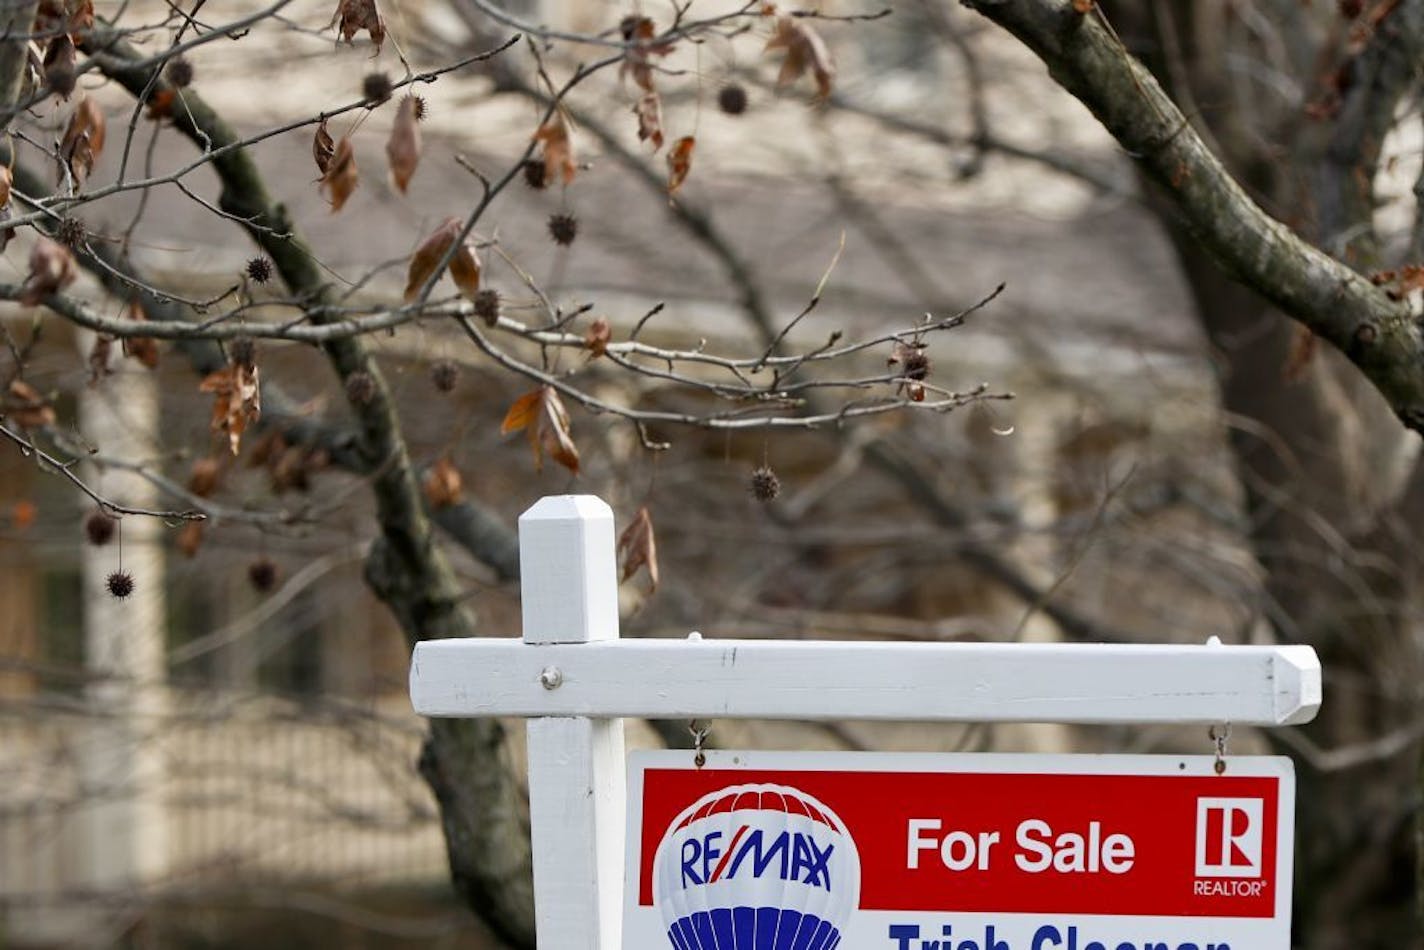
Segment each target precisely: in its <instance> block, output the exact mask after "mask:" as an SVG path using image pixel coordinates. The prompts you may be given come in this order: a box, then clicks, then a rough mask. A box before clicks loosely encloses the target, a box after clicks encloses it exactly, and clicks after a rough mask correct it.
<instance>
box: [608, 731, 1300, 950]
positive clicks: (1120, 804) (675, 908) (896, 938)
mask: <svg viewBox="0 0 1424 950" xmlns="http://www.w3.org/2000/svg"><path fill="white" fill-rule="evenodd" d="M1214 764H1215V760H1214V758H1213V757H1211V756H1090V755H997V754H975V755H918V754H909V755H902V754H879V753H780V752H712V753H709V754H708V757H707V761H706V764H705V765H704V766H703V767H701V768H697V767H695V765H694V763H693V757H692V754H691V753H688V752H682V753H678V752H648V753H635V754H634V755H633V756H632V757H631V758H630V766H629V768H630V772H629V788H628V792H629V796H628V800H629V824H628V832H629V833H628V858H627V869H628V870H627V875H628V877H627V882H626V887H625V899H624V900H625V915H624V937H623V944H624V946H625V947H626V948H633V950H652V948H667V947H673V948H676V950H831V948H833V947H841V948H853V950H867V948H887V950H1288V948H1289V947H1290V902H1291V860H1292V830H1293V823H1294V811H1295V776H1294V772H1293V770H1292V767H1291V763H1290V761H1289V760H1288V759H1284V758H1265V757H1242V758H1229V759H1228V760H1227V767H1226V770H1225V772H1224V773H1223V774H1217V772H1216V770H1215V769H1214V767H1213V766H1214Z"/></svg>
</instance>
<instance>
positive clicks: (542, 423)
mask: <svg viewBox="0 0 1424 950" xmlns="http://www.w3.org/2000/svg"><path fill="white" fill-rule="evenodd" d="M521 430H522V431H524V432H525V433H527V434H528V436H529V448H530V450H531V451H532V452H533V453H534V468H535V469H536V470H538V471H543V469H544V453H545V452H547V453H549V455H550V456H551V457H552V458H553V459H554V461H556V462H558V463H559V464H560V465H562V466H564V468H567V469H568V470H569V471H571V472H573V473H574V474H575V475H577V474H578V470H579V453H578V447H577V446H575V445H574V440H573V434H572V433H571V432H570V431H569V412H568V410H567V409H565V408H564V401H563V400H562V399H560V398H559V394H558V392H557V391H556V390H555V389H554V388H553V387H552V386H541V387H539V388H538V389H536V390H534V391H533V392H528V393H525V394H524V395H523V396H520V397H519V399H517V400H516V401H515V403H514V405H512V406H510V407H509V411H508V412H507V413H505V416H504V421H503V422H502V423H500V427H499V431H500V434H501V435H508V434H509V433H511V432H519V431H521Z"/></svg>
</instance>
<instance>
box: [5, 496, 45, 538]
mask: <svg viewBox="0 0 1424 950" xmlns="http://www.w3.org/2000/svg"><path fill="white" fill-rule="evenodd" d="M39 513H40V510H39V509H38V508H36V507H35V503H34V502H32V501H27V500H25V499H21V500H20V501H17V502H15V504H14V505H12V506H11V507H10V525H11V527H13V528H14V529H15V530H16V531H24V530H25V529H26V528H28V527H29V526H30V525H32V524H34V523H35V519H36V518H37V517H39Z"/></svg>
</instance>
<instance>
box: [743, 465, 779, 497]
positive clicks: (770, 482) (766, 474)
mask: <svg viewBox="0 0 1424 950" xmlns="http://www.w3.org/2000/svg"><path fill="white" fill-rule="evenodd" d="M749 487H750V488H751V493H752V497H753V498H755V499H756V500H757V501H771V500H772V499H773V498H775V497H776V496H777V495H779V494H781V479H779V478H777V477H776V473H775V472H773V471H772V470H771V468H770V467H769V466H766V465H763V466H761V467H760V468H758V469H756V470H755V471H753V472H752V478H751V484H750V486H749Z"/></svg>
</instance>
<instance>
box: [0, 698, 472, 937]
mask: <svg viewBox="0 0 1424 950" xmlns="http://www.w3.org/2000/svg"><path fill="white" fill-rule="evenodd" d="M167 699H168V701H167V703H166V705H167V707H168V708H167V711H166V712H165V713H163V714H162V715H160V716H156V717H154V719H153V721H151V722H143V721H137V722H133V723H130V724H129V727H128V728H127V730H125V731H123V732H118V733H116V732H115V731H114V729H113V723H112V721H110V720H109V719H107V718H104V717H99V716H96V715H93V714H91V713H89V712H87V711H86V709H85V704H84V701H83V700H81V699H77V698H74V697H63V696H53V695H51V696H34V697H31V698H29V699H20V700H11V701H7V702H5V703H4V704H3V705H0V911H4V912H5V913H6V915H7V916H9V914H10V913H11V912H12V911H15V910H17V909H34V908H36V907H38V906H43V905H45V904H60V903H69V902H72V901H74V900H83V899H92V898H105V899H110V900H112V899H115V898H125V897H126V898H128V899H151V898H154V897H160V896H164V895H165V894H171V893H175V892H177V893H191V892H193V891H200V890H206V889H210V888H218V889H220V888H223V887H226V886H231V885H233V884H237V883H241V882H243V881H256V880H261V881H265V882H267V883H269V884H270V883H272V882H273V881H274V880H282V881H299V882H310V883H315V884H320V885H323V886H325V885H336V886H352V887H361V888H366V887H379V886H386V885H392V884H418V883H432V882H437V881H440V880H442V879H444V878H445V877H446V875H447V874H448V870H447V866H446V863H445V853H444V844H443V840H442V837H441V832H440V826H439V822H438V818H437V814H436V810H435V805H434V802H433V800H432V799H431V797H430V793H429V791H428V789H427V788H426V787H425V785H424V783H423V782H422V780H421V779H420V777H419V776H418V775H417V773H416V769H415V762H416V759H417V756H418V755H419V750H420V742H421V735H422V729H421V725H420V721H419V720H418V718H417V717H415V716H414V715H413V714H412V713H411V712H410V711H409V707H408V706H406V705H405V701H404V699H403V698H402V697H396V698H393V699H392V700H391V701H390V702H389V703H388V704H386V706H388V708H383V707H382V706H379V705H377V706H371V705H364V706H357V705H346V704H342V703H340V702H336V701H331V700H323V701H320V702H317V703H295V702H291V701H287V700H283V699H277V698H272V697H264V696H254V695H250V694H249V695H242V696H236V695H234V696H225V695H223V694H221V693H217V694H214V693H211V692H205V693H203V694H202V695H197V694H191V695H185V694H183V693H181V692H177V691H174V692H171V693H170V695H169V696H168V697H167ZM115 736H118V738H117V739H116V738H115ZM115 741H118V742H121V743H127V744H128V745H129V746H131V748H127V747H126V748H121V749H114V748H109V749H107V750H105V751H106V752H107V753H108V754H109V755H110V756H113V755H121V756H123V755H128V754H138V752H139V751H140V749H141V750H142V752H143V753H144V759H145V761H148V762H152V763H155V764H156V765H155V767H154V768H152V769H150V770H149V773H148V774H141V776H140V778H139V779H138V787H137V789H135V788H132V787H130V788H116V787H113V785H112V784H111V783H106V782H105V781H104V776H103V774H102V773H96V772H95V771H94V769H93V768H92V767H89V764H88V763H86V761H85V760H86V755H88V754H89V753H87V752H86V749H92V748H93V746H92V745H88V744H90V743H94V742H115ZM91 759H92V756H91ZM125 797H128V798H134V797H142V798H144V799H146V800H147V801H148V802H149V804H150V807H151V811H150V812H149V815H150V817H151V818H152V819H153V822H154V827H155V831H154V832H153V833H151V834H149V835H148V836H147V839H148V840H139V841H137V842H133V841H128V842H125V841H124V839H123V838H122V836H120V837H118V838H113V837H112V836H106V835H105V834H103V833H102V832H103V829H102V828H100V829H99V832H100V833H97V834H96V829H95V824H96V823H95V821H94V815H95V814H96V813H100V812H102V809H103V808H104V807H105V805H112V804H114V800H115V799H116V798H125ZM119 814H123V813H122V812H119ZM131 845H136V846H137V847H139V848H145V849H148V850H150V851H153V850H155V849H157V850H158V851H159V852H161V853H159V854H157V855H150V856H149V858H150V860H149V861H148V863H147V864H146V865H145V866H151V867H154V868H155V869H156V871H155V873H153V874H151V875H147V877H148V879H146V880H133V881H131V882H129V883H128V884H127V885H124V886H122V887H120V888H118V890H123V891H126V893H124V894H115V893H96V888H95V885H94V883H93V882H94V881H95V880H96V879H99V880H102V879H103V876H102V875H101V876H100V877H99V878H96V877H95V876H94V874H93V873H92V870H93V868H94V866H95V863H96V861H97V862H99V863H101V864H102V863H103V862H104V861H105V857H106V856H104V855H102V854H97V853H96V851H98V850H102V849H104V848H106V847H116V846H117V847H125V846H131ZM140 863H143V862H140ZM110 864H111V865H112V862H110ZM104 889H107V890H108V891H113V890H115V887H114V885H113V881H112V880H109V881H108V882H106V883H105V885H104Z"/></svg>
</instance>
